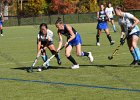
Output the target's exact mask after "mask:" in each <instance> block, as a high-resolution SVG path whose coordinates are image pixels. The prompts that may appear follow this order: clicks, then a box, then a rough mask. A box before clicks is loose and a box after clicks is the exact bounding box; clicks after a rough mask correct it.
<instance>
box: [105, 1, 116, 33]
mask: <svg viewBox="0 0 140 100" xmlns="http://www.w3.org/2000/svg"><path fill="white" fill-rule="evenodd" d="M105 12H106V13H107V14H108V17H109V21H110V22H111V24H112V26H113V30H114V32H116V26H115V23H114V15H115V12H114V8H113V7H112V5H111V3H110V2H109V3H108V4H107V7H106V9H105Z"/></svg>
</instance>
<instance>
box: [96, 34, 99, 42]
mask: <svg viewBox="0 0 140 100" xmlns="http://www.w3.org/2000/svg"><path fill="white" fill-rule="evenodd" d="M99 39H100V36H99V34H97V35H96V41H97V42H99Z"/></svg>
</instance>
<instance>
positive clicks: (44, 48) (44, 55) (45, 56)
mask: <svg viewBox="0 0 140 100" xmlns="http://www.w3.org/2000/svg"><path fill="white" fill-rule="evenodd" d="M41 53H42V56H41V57H42V60H43V61H44V62H46V61H47V59H48V57H47V55H46V47H43V48H42V51H41Z"/></svg>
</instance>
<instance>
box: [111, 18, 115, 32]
mask: <svg viewBox="0 0 140 100" xmlns="http://www.w3.org/2000/svg"><path fill="white" fill-rule="evenodd" d="M111 24H112V26H113V30H114V32H116V26H115V23H114V20H113V18H112V19H111Z"/></svg>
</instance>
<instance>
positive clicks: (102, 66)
mask: <svg viewBox="0 0 140 100" xmlns="http://www.w3.org/2000/svg"><path fill="white" fill-rule="evenodd" d="M80 66H95V67H101V68H104V67H139V68H140V65H139V66H138V65H133V66H132V65H94V64H93V65H90V64H89V65H80Z"/></svg>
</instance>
